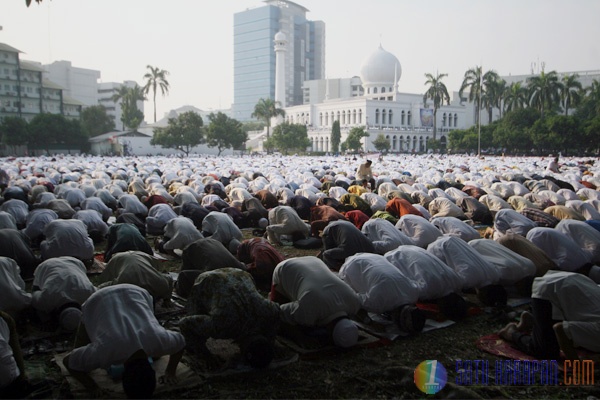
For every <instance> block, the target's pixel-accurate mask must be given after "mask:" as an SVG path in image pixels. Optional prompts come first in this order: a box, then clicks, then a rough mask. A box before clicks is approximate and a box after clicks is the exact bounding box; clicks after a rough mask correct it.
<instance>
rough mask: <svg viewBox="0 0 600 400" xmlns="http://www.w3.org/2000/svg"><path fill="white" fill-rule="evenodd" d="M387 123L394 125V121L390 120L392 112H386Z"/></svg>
mask: <svg viewBox="0 0 600 400" xmlns="http://www.w3.org/2000/svg"><path fill="white" fill-rule="evenodd" d="M388 123H389V124H390V125H394V121H393V120H392V110H390V111H389V112H388Z"/></svg>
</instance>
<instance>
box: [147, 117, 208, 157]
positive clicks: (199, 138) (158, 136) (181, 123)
mask: <svg viewBox="0 0 600 400" xmlns="http://www.w3.org/2000/svg"><path fill="white" fill-rule="evenodd" d="M203 124H204V122H203V121H202V117H201V116H200V115H198V114H196V113H195V112H193V111H188V112H185V113H183V114H181V115H179V116H178V117H177V118H170V119H169V124H168V125H167V126H166V127H164V128H156V129H154V135H153V137H152V139H151V140H150V144H151V145H153V146H161V147H163V148H168V149H177V150H180V151H182V152H184V153H185V155H186V156H189V154H190V151H191V150H192V148H194V147H196V146H198V145H200V144H203V143H205V139H204V128H203Z"/></svg>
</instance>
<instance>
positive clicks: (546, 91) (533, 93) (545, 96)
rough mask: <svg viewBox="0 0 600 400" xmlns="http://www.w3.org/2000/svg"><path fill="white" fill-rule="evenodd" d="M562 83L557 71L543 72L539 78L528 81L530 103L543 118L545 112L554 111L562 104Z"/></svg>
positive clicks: (535, 77) (534, 77) (533, 77)
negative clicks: (553, 109)
mask: <svg viewBox="0 0 600 400" xmlns="http://www.w3.org/2000/svg"><path fill="white" fill-rule="evenodd" d="M561 86H562V85H561V83H560V82H559V80H558V74H557V73H556V71H550V72H548V73H546V72H544V70H542V72H541V73H540V74H539V75H538V76H532V77H531V78H528V79H527V87H528V89H529V103H530V104H531V106H532V107H535V108H537V109H538V110H539V111H540V114H541V116H542V118H543V117H544V110H547V109H552V108H554V107H555V106H556V105H557V104H559V102H560V88H561Z"/></svg>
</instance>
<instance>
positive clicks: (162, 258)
mask: <svg viewBox="0 0 600 400" xmlns="http://www.w3.org/2000/svg"><path fill="white" fill-rule="evenodd" d="M152 256H153V257H154V258H156V259H157V260H160V261H174V260H179V259H180V258H179V257H177V256H176V255H171V254H165V253H158V252H156V251H155V252H154V254H152Z"/></svg>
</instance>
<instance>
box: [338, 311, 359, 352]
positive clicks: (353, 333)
mask: <svg viewBox="0 0 600 400" xmlns="http://www.w3.org/2000/svg"><path fill="white" fill-rule="evenodd" d="M332 337H333V343H334V344H335V345H336V346H338V347H344V348H347V347H352V346H354V345H355V344H356V342H357V341H358V328H357V326H356V324H355V323H354V322H352V321H350V320H349V319H348V318H342V319H340V320H339V321H338V322H337V323H336V324H335V327H334V328H333V333H332Z"/></svg>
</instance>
